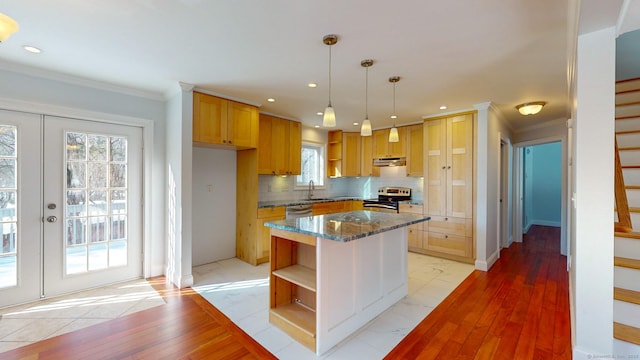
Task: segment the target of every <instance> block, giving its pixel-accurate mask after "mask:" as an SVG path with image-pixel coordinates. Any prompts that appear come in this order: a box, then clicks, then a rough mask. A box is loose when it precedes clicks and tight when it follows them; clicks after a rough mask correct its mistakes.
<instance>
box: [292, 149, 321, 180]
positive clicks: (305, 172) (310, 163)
mask: <svg viewBox="0 0 640 360" xmlns="http://www.w3.org/2000/svg"><path fill="white" fill-rule="evenodd" d="M325 171H326V170H325V161H324V145H321V144H315V143H302V168H301V173H300V175H298V176H296V186H301V187H302V186H308V185H309V181H311V180H313V183H314V184H315V186H324V179H325Z"/></svg>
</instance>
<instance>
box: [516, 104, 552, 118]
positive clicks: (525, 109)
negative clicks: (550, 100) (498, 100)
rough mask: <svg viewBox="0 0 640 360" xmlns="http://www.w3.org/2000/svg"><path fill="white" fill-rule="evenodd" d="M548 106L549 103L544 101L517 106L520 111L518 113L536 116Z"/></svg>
mask: <svg viewBox="0 0 640 360" xmlns="http://www.w3.org/2000/svg"><path fill="white" fill-rule="evenodd" d="M546 104H547V103H546V102H544V101H534V102H529V103H524V104H520V105H516V109H518V111H519V112H520V114H522V115H535V114H537V113H539V112H540V110H542V107H543V106H545V105H546Z"/></svg>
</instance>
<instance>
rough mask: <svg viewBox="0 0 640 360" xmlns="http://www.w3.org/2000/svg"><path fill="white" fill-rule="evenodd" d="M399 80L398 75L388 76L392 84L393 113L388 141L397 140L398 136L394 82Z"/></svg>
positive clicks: (398, 139)
mask: <svg viewBox="0 0 640 360" xmlns="http://www.w3.org/2000/svg"><path fill="white" fill-rule="evenodd" d="M398 81H400V76H392V77H390V78H389V82H390V83H392V84H393V113H392V114H391V116H390V117H391V118H392V119H393V127H392V128H391V130H390V131H389V142H399V141H400V137H399V136H398V128H397V127H396V119H397V118H398V117H397V116H396V83H397V82H398Z"/></svg>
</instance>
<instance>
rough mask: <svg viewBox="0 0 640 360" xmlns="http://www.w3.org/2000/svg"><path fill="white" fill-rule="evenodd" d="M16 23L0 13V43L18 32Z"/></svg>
mask: <svg viewBox="0 0 640 360" xmlns="http://www.w3.org/2000/svg"><path fill="white" fill-rule="evenodd" d="M18 28H19V26H18V23H17V22H16V21H15V20H13V19H12V18H10V17H9V16H7V15H5V14H3V13H0V42H3V41H5V40H7V39H8V38H9V36H11V34H13V33H14V32H16V31H18Z"/></svg>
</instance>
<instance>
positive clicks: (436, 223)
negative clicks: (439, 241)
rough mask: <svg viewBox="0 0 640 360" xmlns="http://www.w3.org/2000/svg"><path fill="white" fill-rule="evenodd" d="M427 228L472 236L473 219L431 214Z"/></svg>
mask: <svg viewBox="0 0 640 360" xmlns="http://www.w3.org/2000/svg"><path fill="white" fill-rule="evenodd" d="M427 227H428V228H427V230H429V231H430V232H437V233H443V234H451V235H457V236H473V220H471V219H464V218H453V217H445V216H432V217H431V220H429V221H427Z"/></svg>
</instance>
